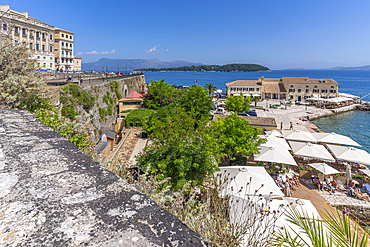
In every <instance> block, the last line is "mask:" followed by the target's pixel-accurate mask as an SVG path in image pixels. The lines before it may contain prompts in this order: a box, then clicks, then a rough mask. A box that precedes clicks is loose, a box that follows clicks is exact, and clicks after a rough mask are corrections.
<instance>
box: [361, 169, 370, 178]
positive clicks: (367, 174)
mask: <svg viewBox="0 0 370 247" xmlns="http://www.w3.org/2000/svg"><path fill="white" fill-rule="evenodd" d="M359 171H361V172H362V173H364V174H365V175H366V176H368V177H370V170H369V169H359Z"/></svg>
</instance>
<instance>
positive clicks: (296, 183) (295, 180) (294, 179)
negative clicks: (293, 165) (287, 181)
mask: <svg viewBox="0 0 370 247" xmlns="http://www.w3.org/2000/svg"><path fill="white" fill-rule="evenodd" d="M293 182H294V183H295V185H297V187H299V186H301V182H299V179H298V178H297V176H296V175H293Z"/></svg>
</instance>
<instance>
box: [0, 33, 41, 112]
mask: <svg viewBox="0 0 370 247" xmlns="http://www.w3.org/2000/svg"><path fill="white" fill-rule="evenodd" d="M32 55H33V53H32V52H31V51H30V50H28V47H27V46H26V44H18V45H14V44H13V41H12V40H11V39H9V38H4V39H0V105H3V106H5V107H8V108H20V109H24V108H29V107H32V105H35V104H39V103H40V99H41V96H40V94H39V91H40V90H41V87H42V86H43V82H42V80H41V75H40V73H39V72H38V71H36V60H35V59H32Z"/></svg>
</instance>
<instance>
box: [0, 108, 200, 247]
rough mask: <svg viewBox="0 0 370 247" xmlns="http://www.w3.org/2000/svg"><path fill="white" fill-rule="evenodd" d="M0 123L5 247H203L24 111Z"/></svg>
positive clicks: (0, 229) (3, 114) (1, 116)
mask: <svg viewBox="0 0 370 247" xmlns="http://www.w3.org/2000/svg"><path fill="white" fill-rule="evenodd" d="M0 124H1V125H0V127H1V128H0V246H79V245H81V246H111V247H115V246H206V243H204V242H203V240H202V239H201V237H200V236H199V235H198V234H196V233H195V232H193V231H192V230H190V229H189V228H188V227H187V226H186V225H185V224H183V223H182V222H181V221H180V220H178V219H177V218H176V217H175V216H174V215H172V214H170V213H168V212H167V211H165V210H163V209H161V208H160V207H159V206H158V205H157V204H155V203H154V202H153V201H152V200H151V199H150V198H148V197H147V196H146V195H144V194H142V193H140V192H138V191H137V190H136V189H135V188H134V187H133V186H132V185H130V184H128V183H127V182H125V181H124V180H122V179H120V178H119V177H118V176H116V175H115V174H113V173H112V172H109V171H107V170H106V169H104V168H103V167H102V166H101V165H100V164H99V163H97V162H94V161H92V160H91V159H90V158H89V157H88V156H87V155H86V154H84V153H83V152H82V151H81V150H79V149H78V148H77V147H76V146H74V145H72V144H71V143H70V142H68V141H67V140H66V139H65V138H63V137H62V136H60V135H59V134H58V133H56V132H54V131H53V130H52V129H51V128H50V127H48V126H46V125H44V124H42V123H41V122H39V121H36V120H35V117H34V116H33V115H31V114H30V113H28V112H27V111H19V110H0Z"/></svg>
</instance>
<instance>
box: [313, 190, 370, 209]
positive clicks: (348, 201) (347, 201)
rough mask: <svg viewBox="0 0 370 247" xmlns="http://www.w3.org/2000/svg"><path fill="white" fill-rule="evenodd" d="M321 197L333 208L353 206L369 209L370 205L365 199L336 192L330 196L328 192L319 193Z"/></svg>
mask: <svg viewBox="0 0 370 247" xmlns="http://www.w3.org/2000/svg"><path fill="white" fill-rule="evenodd" d="M317 193H318V194H319V195H320V196H322V197H323V198H325V200H327V201H328V202H330V204H331V205H333V206H352V207H362V208H369V209H370V203H369V202H367V201H366V200H363V199H355V198H353V197H350V196H347V195H346V194H344V193H343V192H335V193H333V194H330V193H329V192H327V191H318V192H317Z"/></svg>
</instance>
